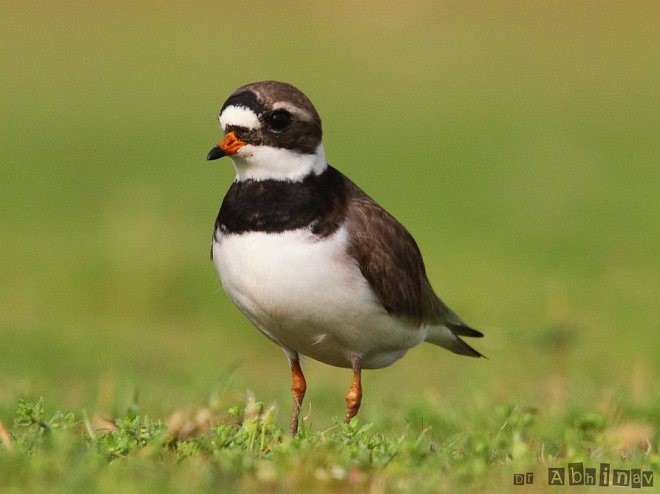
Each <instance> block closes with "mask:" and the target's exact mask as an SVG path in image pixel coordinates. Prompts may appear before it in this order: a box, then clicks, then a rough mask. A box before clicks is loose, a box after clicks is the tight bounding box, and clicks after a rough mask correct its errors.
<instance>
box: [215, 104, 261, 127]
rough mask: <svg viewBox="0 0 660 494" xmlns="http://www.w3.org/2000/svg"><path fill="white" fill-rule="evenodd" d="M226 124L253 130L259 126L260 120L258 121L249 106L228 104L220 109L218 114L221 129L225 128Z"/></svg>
mask: <svg viewBox="0 0 660 494" xmlns="http://www.w3.org/2000/svg"><path fill="white" fill-rule="evenodd" d="M228 125H235V126H237V127H245V128H247V129H251V130H254V129H258V128H259V127H261V122H259V118H258V117H257V115H256V113H254V112H253V111H252V110H250V109H249V108H247V107H245V106H234V105H230V106H228V107H227V108H225V109H224V110H222V113H221V114H220V127H222V130H225V129H226V128H227V126H228Z"/></svg>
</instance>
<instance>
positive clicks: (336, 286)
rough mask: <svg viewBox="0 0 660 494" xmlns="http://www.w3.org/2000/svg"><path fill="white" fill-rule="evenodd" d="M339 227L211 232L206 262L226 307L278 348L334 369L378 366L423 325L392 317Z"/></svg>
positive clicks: (422, 333)
mask: <svg viewBox="0 0 660 494" xmlns="http://www.w3.org/2000/svg"><path fill="white" fill-rule="evenodd" d="M346 239H347V235H346V231H345V230H344V229H343V228H340V229H338V230H337V232H335V233H334V234H333V235H331V236H329V237H325V238H319V237H317V236H315V235H314V234H312V233H311V232H310V231H309V230H308V229H306V228H305V229H299V230H294V231H288V232H283V233H263V232H250V233H243V234H222V233H220V232H216V236H215V240H214V242H213V260H214V263H215V266H216V268H217V270H218V274H219V275H220V279H221V280H222V285H223V287H224V289H225V291H226V292H227V294H228V295H229V296H230V297H231V299H232V300H233V301H234V303H235V304H236V305H237V306H238V307H239V308H240V309H241V311H243V313H245V314H246V316H247V317H248V318H249V319H250V320H251V321H252V322H253V323H254V324H255V325H256V326H257V327H258V328H259V329H260V330H261V331H262V332H263V333H265V334H266V335H267V336H268V337H269V338H271V339H272V340H274V341H275V342H277V343H278V344H279V345H281V346H283V347H285V348H286V349H289V350H293V351H296V352H299V353H301V354H303V355H308V356H310V357H312V358H314V359H316V360H320V361H322V362H325V363H327V364H331V365H336V366H340V367H350V366H351V358H352V357H353V356H355V355H361V356H362V357H363V358H364V361H363V367H364V368H376V367H383V366H386V365H389V364H391V363H392V362H393V361H394V360H396V359H398V358H400V357H402V356H403V355H404V354H405V352H406V351H407V350H408V349H409V348H410V347H412V346H414V345H416V344H418V343H419V342H421V341H423V340H424V338H425V337H426V328H424V327H422V328H417V327H413V326H411V325H409V324H408V323H406V322H403V321H401V320H398V319H395V318H392V317H391V316H390V315H389V314H388V313H387V312H386V311H385V309H384V308H383V307H382V305H381V304H380V303H379V301H378V300H377V298H376V296H375V294H374V293H373V291H372V290H371V288H370V287H369V284H368V282H367V281H366V280H365V279H364V277H363V276H362V274H361V273H360V269H359V267H358V266H357V265H356V263H355V261H354V260H353V259H352V258H351V257H350V256H348V255H347V254H346V245H347V240H346Z"/></svg>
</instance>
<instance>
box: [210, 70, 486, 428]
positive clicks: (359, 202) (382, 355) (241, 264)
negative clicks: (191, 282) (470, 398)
mask: <svg viewBox="0 0 660 494" xmlns="http://www.w3.org/2000/svg"><path fill="white" fill-rule="evenodd" d="M218 119H219V123H220V127H221V129H222V131H223V134H224V135H223V137H222V138H221V139H220V141H219V144H217V145H216V146H214V147H213V148H212V149H211V150H210V151H209V152H208V155H207V160H216V159H219V158H222V157H225V156H227V157H229V158H230V159H231V161H232V162H233V166H234V169H235V172H236V176H235V179H234V181H233V182H232V184H231V186H230V187H229V190H228V191H227V193H226V195H225V197H224V199H223V200H222V203H221V206H220V210H219V212H218V215H217V217H216V220H215V225H214V228H213V235H212V242H211V259H212V261H213V263H214V264H215V268H216V270H217V273H218V275H219V278H220V281H221V283H222V286H223V289H224V291H225V292H226V293H227V295H228V296H229V298H231V300H232V301H233V303H234V304H235V305H236V306H237V307H238V309H239V310H240V311H241V312H242V313H243V314H244V315H245V316H246V317H247V319H248V320H249V321H250V322H251V323H252V324H253V325H254V326H255V327H256V328H257V329H258V330H259V331H261V333H263V334H264V335H265V336H266V337H267V338H269V339H270V340H272V341H273V342H274V343H276V344H277V345H279V346H280V347H281V348H282V349H283V350H284V353H285V354H286V357H287V359H288V363H289V367H290V371H291V392H292V395H293V410H292V414H291V422H290V431H291V434H293V435H296V434H297V431H298V424H299V417H300V410H301V406H302V403H303V398H304V396H305V392H306V390H307V383H306V381H305V376H304V374H303V371H302V368H301V365H300V360H301V356H306V357H308V358H312V359H314V360H317V361H320V362H323V363H325V364H328V365H331V366H336V367H342V368H348V369H351V370H352V372H353V379H352V382H351V385H350V387H349V389H348V391H347V393H346V395H345V400H346V413H345V416H344V421H345V422H350V420H351V419H352V418H353V417H354V416H355V415H356V414H357V413H358V410H359V408H360V404H361V401H362V370H363V369H379V368H383V367H387V366H389V365H390V364H392V363H393V362H395V361H396V360H398V359H400V358H401V357H403V356H404V355H405V354H406V352H407V351H408V350H409V349H411V348H413V347H414V346H416V345H418V344H420V343H422V342H428V343H432V344H434V345H438V346H440V347H443V348H445V349H447V350H450V351H451V352H454V353H456V354H459V355H465V356H468V357H483V355H482V354H481V353H479V352H478V351H477V350H475V349H474V348H472V347H471V346H470V345H469V344H467V343H466V342H465V341H464V340H463V337H481V336H483V333H482V332H481V331H479V330H477V329H474V328H472V327H470V326H468V325H467V324H466V323H465V322H463V320H462V319H461V318H460V317H459V316H458V315H457V314H456V313H455V312H454V311H452V310H451V309H450V308H449V307H448V306H447V305H446V304H445V303H444V302H443V301H442V300H441V299H440V298H439V297H438V296H437V295H436V294H435V292H434V290H433V288H432V286H431V283H430V282H429V280H428V278H427V274H426V269H425V266H424V261H423V259H422V254H421V252H420V249H419V247H418V246H417V243H416V242H415V240H414V238H413V237H412V235H411V234H410V233H409V232H408V230H406V228H405V227H404V226H403V225H402V224H401V223H399V222H398V221H397V220H396V219H395V218H394V217H393V216H392V215H391V214H390V213H388V212H387V211H386V210H385V209H384V208H383V207H382V206H380V205H379V204H378V203H376V201H375V200H373V199H372V198H371V197H370V196H368V195H367V194H366V193H365V192H364V191H363V190H362V189H360V188H359V187H358V186H357V185H356V184H355V183H353V182H352V181H351V180H350V179H349V178H348V177H346V176H345V175H344V174H342V173H341V172H340V171H339V170H337V169H335V168H334V167H332V166H331V165H330V164H328V162H327V160H326V156H325V151H324V147H323V141H322V126H321V118H320V116H319V114H318V112H317V111H316V108H315V107H314V105H313V104H312V102H311V101H310V100H309V98H308V97H307V96H305V94H304V93H303V92H302V91H300V90H299V89H297V88H296V87H294V86H293V85H291V84H288V83H285V82H278V81H262V82H254V83H250V84H247V85H244V86H242V87H239V88H238V89H236V90H235V91H234V92H233V93H232V94H230V95H229V97H228V98H227V100H226V101H225V103H224V104H223V105H222V107H221V109H220V112H219V115H218Z"/></svg>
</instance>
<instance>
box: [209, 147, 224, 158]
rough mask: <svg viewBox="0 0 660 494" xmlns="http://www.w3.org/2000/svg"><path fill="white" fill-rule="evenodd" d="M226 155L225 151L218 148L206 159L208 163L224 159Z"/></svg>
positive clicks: (211, 151) (213, 149)
mask: <svg viewBox="0 0 660 494" xmlns="http://www.w3.org/2000/svg"><path fill="white" fill-rule="evenodd" d="M224 155H225V153H224V151H223V150H222V149H220V148H219V147H218V146H216V147H214V148H212V149H211V150H210V151H209V154H207V155H206V159H207V161H211V160H217V159H220V158H222V157H223V156H224Z"/></svg>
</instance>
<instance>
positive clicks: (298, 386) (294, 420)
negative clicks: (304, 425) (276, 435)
mask: <svg viewBox="0 0 660 494" xmlns="http://www.w3.org/2000/svg"><path fill="white" fill-rule="evenodd" d="M289 363H290V365H291V392H292V393H293V413H292V416H291V434H293V435H294V436H295V435H296V432H298V417H299V416H300V408H301V406H302V402H303V398H304V397H305V391H306V390H307V383H306V382H305V376H304V374H303V371H302V369H301V368H300V361H299V360H298V357H297V356H296V358H295V359H292V360H290V361H289Z"/></svg>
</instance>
